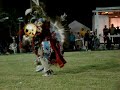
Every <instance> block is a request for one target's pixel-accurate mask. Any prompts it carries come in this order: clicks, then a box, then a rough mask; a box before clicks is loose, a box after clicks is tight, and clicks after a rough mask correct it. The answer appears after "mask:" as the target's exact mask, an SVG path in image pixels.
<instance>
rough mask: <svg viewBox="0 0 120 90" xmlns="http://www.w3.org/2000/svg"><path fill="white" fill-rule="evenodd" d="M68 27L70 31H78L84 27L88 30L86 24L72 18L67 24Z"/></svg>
mask: <svg viewBox="0 0 120 90" xmlns="http://www.w3.org/2000/svg"><path fill="white" fill-rule="evenodd" d="M68 27H69V28H70V31H71V32H80V30H81V28H84V29H85V30H90V28H88V27H87V26H85V25H83V24H82V23H80V22H78V21H76V20H74V21H73V22H71V23H70V24H68Z"/></svg>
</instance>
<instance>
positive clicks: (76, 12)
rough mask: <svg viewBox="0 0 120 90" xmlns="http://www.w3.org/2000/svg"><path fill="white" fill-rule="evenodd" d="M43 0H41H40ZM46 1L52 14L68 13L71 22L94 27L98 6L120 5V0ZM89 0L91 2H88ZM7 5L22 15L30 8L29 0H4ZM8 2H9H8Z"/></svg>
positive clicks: (48, 11) (48, 10) (49, 12)
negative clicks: (93, 21)
mask: <svg viewBox="0 0 120 90" xmlns="http://www.w3.org/2000/svg"><path fill="white" fill-rule="evenodd" d="M8 1H9V2H8ZM40 1H41V0H40ZM42 1H46V2H45V3H46V8H47V13H48V14H49V15H50V16H54V15H60V14H63V13H64V12H66V13H67V15H68V20H69V22H72V21H73V20H77V21H79V22H81V23H83V24H84V25H86V26H88V27H90V28H91V27H92V10H94V9H95V8H96V7H107V6H109V7H112V6H120V0H82V1H80V0H69V1H68V0H42ZM88 1H89V2H88ZM3 2H4V5H5V7H10V8H16V9H17V12H18V13H19V14H20V15H24V12H25V10H26V9H27V8H29V0H4V1H3ZM6 2H7V3H6Z"/></svg>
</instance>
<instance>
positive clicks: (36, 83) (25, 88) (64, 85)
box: [0, 50, 120, 90]
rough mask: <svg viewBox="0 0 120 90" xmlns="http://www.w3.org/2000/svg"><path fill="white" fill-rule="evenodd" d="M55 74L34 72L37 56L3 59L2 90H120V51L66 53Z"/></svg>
mask: <svg viewBox="0 0 120 90" xmlns="http://www.w3.org/2000/svg"><path fill="white" fill-rule="evenodd" d="M64 58H65V59H66V61H67V63H66V64H65V66H64V67H63V68H59V67H56V66H52V67H51V68H52V69H53V70H54V72H55V73H56V75H53V76H50V77H43V76H42V73H41V72H35V62H34V60H35V55H34V54H16V55H1V56H0V90H120V50H110V51H88V52H85V51H81V52H65V54H64Z"/></svg>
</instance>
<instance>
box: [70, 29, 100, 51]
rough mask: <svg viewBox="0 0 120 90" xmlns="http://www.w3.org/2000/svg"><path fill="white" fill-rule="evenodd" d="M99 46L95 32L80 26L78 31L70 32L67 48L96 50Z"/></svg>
mask: <svg viewBox="0 0 120 90" xmlns="http://www.w3.org/2000/svg"><path fill="white" fill-rule="evenodd" d="M99 46H100V42H99V39H98V38H97V36H96V33H95V32H93V31H90V30H85V29H84V28H81V30H80V32H70V35H69V48H70V49H72V50H86V51H88V50H96V49H98V48H99Z"/></svg>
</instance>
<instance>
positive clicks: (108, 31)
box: [103, 24, 120, 49]
mask: <svg viewBox="0 0 120 90" xmlns="http://www.w3.org/2000/svg"><path fill="white" fill-rule="evenodd" d="M111 35H114V37H110V36H111ZM116 35H120V29H119V26H118V27H114V24H111V27H110V28H108V26H107V25H105V26H104V28H103V38H104V45H105V47H106V49H111V48H112V47H111V44H114V45H115V44H119V48H120V37H116ZM112 39H113V40H112Z"/></svg>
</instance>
